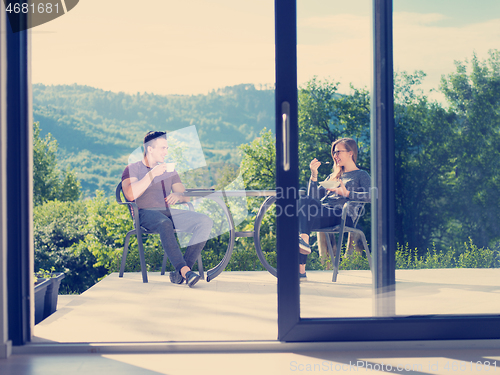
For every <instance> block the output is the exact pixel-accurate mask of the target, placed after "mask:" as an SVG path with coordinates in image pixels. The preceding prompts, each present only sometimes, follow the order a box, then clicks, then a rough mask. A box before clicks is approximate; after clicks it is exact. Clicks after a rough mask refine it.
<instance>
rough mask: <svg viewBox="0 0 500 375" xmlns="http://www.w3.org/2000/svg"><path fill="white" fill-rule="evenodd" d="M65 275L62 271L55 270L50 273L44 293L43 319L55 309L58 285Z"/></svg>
mask: <svg viewBox="0 0 500 375" xmlns="http://www.w3.org/2000/svg"><path fill="white" fill-rule="evenodd" d="M64 277H65V275H64V273H63V272H56V273H53V274H52V277H51V278H50V279H47V280H50V281H51V283H50V284H49V286H48V287H47V293H46V294H45V307H44V312H43V319H45V318H46V317H48V316H49V315H51V314H53V313H55V312H56V310H57V296H58V295H59V286H60V285H61V281H62V279H64Z"/></svg>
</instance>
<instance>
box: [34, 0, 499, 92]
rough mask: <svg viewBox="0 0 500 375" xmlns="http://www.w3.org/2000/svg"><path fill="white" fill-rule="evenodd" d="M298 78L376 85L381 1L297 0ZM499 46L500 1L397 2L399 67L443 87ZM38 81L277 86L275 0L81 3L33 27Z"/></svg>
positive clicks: (181, 88)
mask: <svg viewBox="0 0 500 375" xmlns="http://www.w3.org/2000/svg"><path fill="white" fill-rule="evenodd" d="M297 4H298V5H297V10H298V11H297V13H298V20H297V23H298V31H297V37H298V47H297V50H298V57H297V59H298V81H299V86H300V85H304V84H305V83H306V82H307V81H308V80H310V79H311V78H312V77H314V76H318V77H319V78H320V79H330V80H333V81H338V82H340V83H341V85H340V91H341V92H342V91H344V92H347V91H348V90H349V84H350V83H352V84H353V85H354V86H355V87H359V88H362V87H366V88H368V89H369V88H370V86H371V9H372V5H371V4H372V2H371V0H350V1H345V0H322V1H320V0H298V1H297ZM492 48H499V49H500V1H498V0H477V1H470V0H419V1H414V0H394V68H395V70H396V71H407V72H413V71H414V70H423V71H424V72H425V73H426V74H427V78H426V80H425V81H424V85H423V89H424V90H429V89H431V88H438V86H439V81H440V78H441V75H443V74H449V73H451V72H453V71H454V61H455V60H460V61H463V60H465V59H468V58H469V59H470V57H471V56H472V54H473V53H476V54H477V55H478V56H479V57H480V58H481V59H484V58H486V57H487V51H488V50H489V49H492ZM32 52H33V53H32V77H33V82H34V83H43V84H46V85H52V84H73V83H76V84H80V85H88V86H92V87H97V88H101V89H104V90H110V91H114V92H119V91H123V92H125V93H130V94H135V93H137V92H141V93H143V92H148V93H154V94H159V95H169V94H180V95H191V94H206V93H208V92H210V91H212V90H216V89H218V88H222V87H225V86H229V85H236V84H241V83H253V84H256V85H257V86H259V85H271V86H272V85H273V84H274V75H275V71H274V3H273V1H272V0H252V1H242V0H240V1H238V0H210V1H208V0H185V1H182V2H181V1H172V0H142V1H141V2H138V1H132V0H104V1H103V0H80V2H79V4H78V5H77V6H76V7H75V8H73V9H72V10H71V11H70V12H68V13H67V14H65V15H64V16H62V17H59V18H57V19H55V20H53V21H51V22H48V23H46V24H43V25H40V26H38V27H35V28H33V29H32Z"/></svg>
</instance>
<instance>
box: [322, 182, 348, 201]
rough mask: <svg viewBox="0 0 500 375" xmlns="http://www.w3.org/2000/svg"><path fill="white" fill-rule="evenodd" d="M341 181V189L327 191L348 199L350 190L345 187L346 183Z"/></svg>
mask: <svg viewBox="0 0 500 375" xmlns="http://www.w3.org/2000/svg"><path fill="white" fill-rule="evenodd" d="M339 181H340V186H339V187H337V188H333V189H326V190H329V191H331V192H334V193H335V194H338V195H342V196H343V197H348V196H349V190H347V188H346V187H345V185H344V182H342V180H339Z"/></svg>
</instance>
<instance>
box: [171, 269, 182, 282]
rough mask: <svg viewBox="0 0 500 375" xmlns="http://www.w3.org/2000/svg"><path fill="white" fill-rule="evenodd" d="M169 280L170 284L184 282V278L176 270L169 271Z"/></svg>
mask: <svg viewBox="0 0 500 375" xmlns="http://www.w3.org/2000/svg"><path fill="white" fill-rule="evenodd" d="M170 282H171V283H172V284H182V283H183V282H184V278H183V277H182V275H181V274H180V273H179V272H177V271H172V272H170Z"/></svg>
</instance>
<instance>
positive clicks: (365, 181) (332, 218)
mask: <svg viewBox="0 0 500 375" xmlns="http://www.w3.org/2000/svg"><path fill="white" fill-rule="evenodd" d="M332 158H333V164H334V166H333V173H332V174H331V175H329V176H328V178H327V179H326V181H328V182H330V184H327V187H328V189H327V188H325V187H323V186H318V168H319V166H320V165H321V162H320V161H318V160H317V159H316V158H314V159H313V160H312V161H311V163H310V164H309V168H310V169H311V178H310V180H309V188H308V195H307V196H306V197H303V198H300V201H299V231H300V235H299V251H300V255H299V261H300V262H299V263H300V264H299V273H300V274H299V276H300V277H301V278H305V277H306V261H307V255H308V254H310V253H311V246H310V245H309V236H310V234H311V232H312V231H314V230H315V229H321V228H328V227H334V226H336V225H339V224H340V221H341V216H342V207H343V206H344V204H345V203H346V202H348V201H350V200H354V201H363V202H369V201H370V175H369V174H368V173H366V172H365V171H363V170H361V169H359V168H358V167H357V166H356V161H357V158H358V146H357V145H356V141H355V140H354V139H352V138H341V139H338V140H337V141H335V142H333V143H332ZM358 207H359V205H356V204H352V205H350V206H349V209H348V212H347V214H348V215H347V218H346V225H350V226H351V225H353V221H354V220H355V218H356V216H357V213H358Z"/></svg>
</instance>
